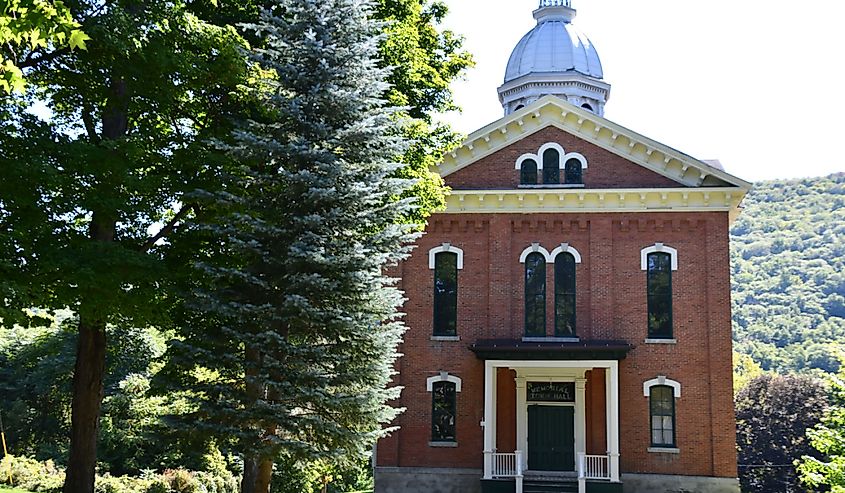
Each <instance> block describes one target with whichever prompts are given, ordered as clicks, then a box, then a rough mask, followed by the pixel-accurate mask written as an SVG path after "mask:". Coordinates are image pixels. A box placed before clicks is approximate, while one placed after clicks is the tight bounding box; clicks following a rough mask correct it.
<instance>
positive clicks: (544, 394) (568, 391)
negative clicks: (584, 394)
mask: <svg viewBox="0 0 845 493" xmlns="http://www.w3.org/2000/svg"><path fill="white" fill-rule="evenodd" d="M526 390H527V394H528V395H527V400H528V401H529V402H575V382H528V385H526Z"/></svg>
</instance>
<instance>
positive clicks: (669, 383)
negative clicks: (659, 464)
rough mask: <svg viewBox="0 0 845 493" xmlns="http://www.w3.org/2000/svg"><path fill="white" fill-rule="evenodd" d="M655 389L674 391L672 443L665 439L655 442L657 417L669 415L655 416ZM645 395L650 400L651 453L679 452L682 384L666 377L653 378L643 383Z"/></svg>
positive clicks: (662, 427)
mask: <svg viewBox="0 0 845 493" xmlns="http://www.w3.org/2000/svg"><path fill="white" fill-rule="evenodd" d="M655 388H668V389H671V390H672V400H671V403H672V412H671V427H672V439H671V442H668V443H667V441H666V440H665V439H661V440H659V441H657V440H655V439H654V438H655V437H654V432H655V430H656V429H657V428H655V426H654V418H655V416H662V417H664V418H665V417H666V416H667V414H659V415H655V414H654V406H653V402H652V399H653V396H652V391H653V390H654V389H655ZM643 395H644V396H645V397H647V398H648V407H649V409H648V419H649V423H648V429H649V443H650V447H649V451H651V452H666V451H669V452H676V453H677V451H678V449H677V446H678V416H677V411H678V407H677V402H676V401H677V399H679V398H680V397H681V384H680V382H677V381H675V380H671V379H669V378H666V376H664V375H659V376H658V377H657V378H653V379H651V380H647V381H645V382H643ZM659 429H661V430H662V431H663V432H665V427H664V426H663V424H662V423H661V427H660V428H659Z"/></svg>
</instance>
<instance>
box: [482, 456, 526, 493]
mask: <svg viewBox="0 0 845 493" xmlns="http://www.w3.org/2000/svg"><path fill="white" fill-rule="evenodd" d="M489 455H490V461H491V462H492V466H493V473H492V477H493V478H514V479H516V493H522V451H521V450H517V451H516V452H514V453H512V454H500V453H498V452H492V453H490V454H489Z"/></svg>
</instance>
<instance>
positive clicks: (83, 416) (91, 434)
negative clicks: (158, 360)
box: [64, 316, 106, 493]
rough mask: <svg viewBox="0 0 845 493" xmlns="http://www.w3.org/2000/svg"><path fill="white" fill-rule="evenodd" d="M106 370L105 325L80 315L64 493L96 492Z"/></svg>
mask: <svg viewBox="0 0 845 493" xmlns="http://www.w3.org/2000/svg"><path fill="white" fill-rule="evenodd" d="M105 369H106V324H105V323H103V322H95V321H91V320H87V319H85V318H84V317H82V316H80V319H79V341H78V343H77V345H76V366H75V367H74V371H73V404H72V412H71V431H70V457H69V459H68V467H67V476H66V478H65V485H64V493H93V492H94V467H95V466H96V464H97V428H98V426H99V422H100V404H101V403H102V402H103V375H104V374H105Z"/></svg>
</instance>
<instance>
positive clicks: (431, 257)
mask: <svg viewBox="0 0 845 493" xmlns="http://www.w3.org/2000/svg"><path fill="white" fill-rule="evenodd" d="M440 252H447V253H455V254H457V255H458V270H463V268H464V251H463V250H462V249H460V248H458V247H456V246H455V245H453V244H451V243H443V244H442V245H439V246H436V247H434V248H432V249H431V250H429V251H428V268H429V269H431V270H434V266H435V262H434V261H435V259H436V257H437V254H438V253H440Z"/></svg>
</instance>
